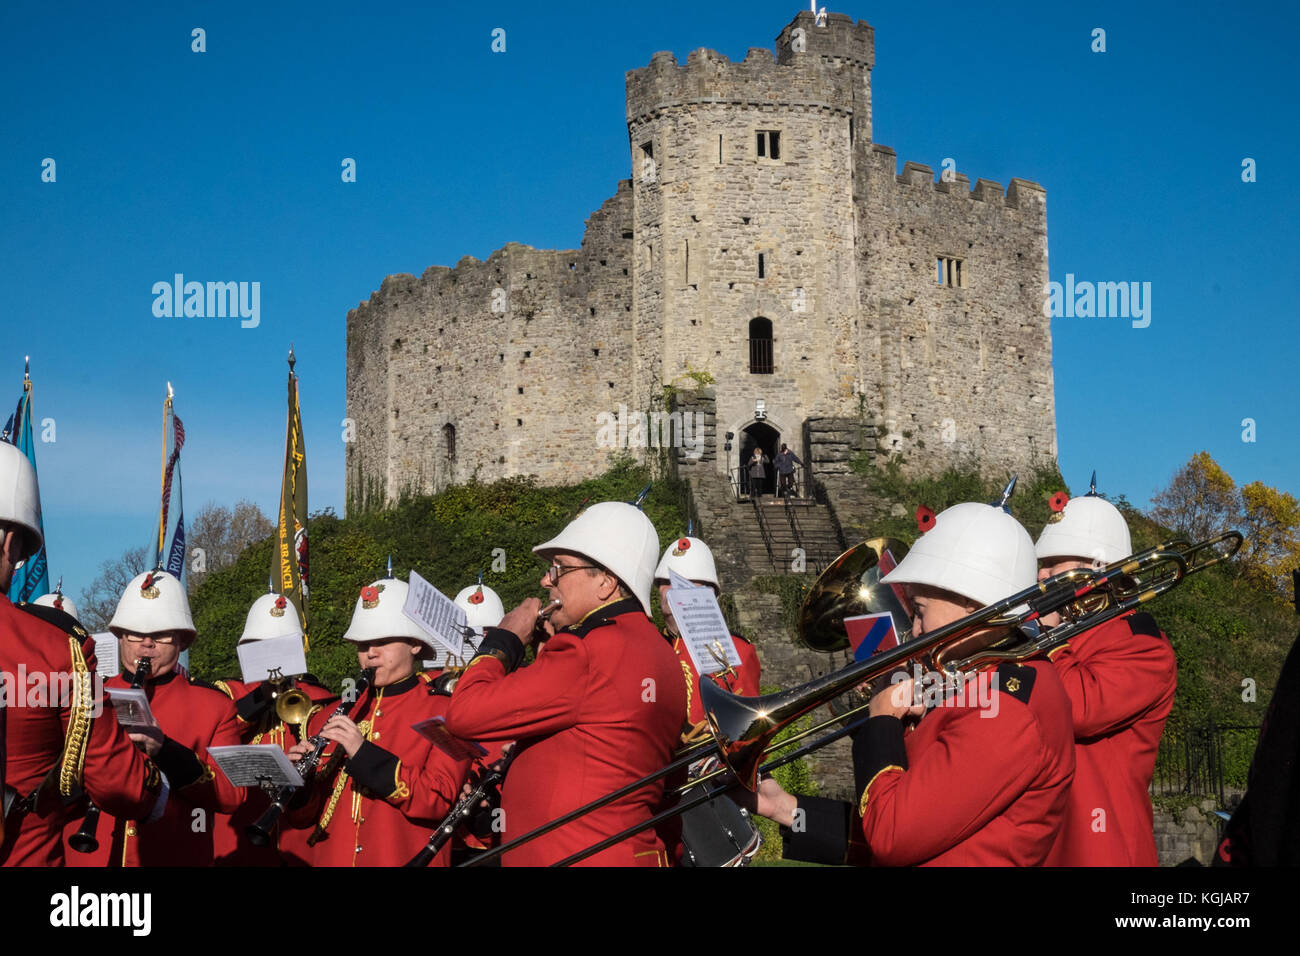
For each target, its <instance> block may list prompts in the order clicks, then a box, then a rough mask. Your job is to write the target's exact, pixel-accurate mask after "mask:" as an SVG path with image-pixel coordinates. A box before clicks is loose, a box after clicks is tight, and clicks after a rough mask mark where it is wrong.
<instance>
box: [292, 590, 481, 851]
mask: <svg viewBox="0 0 1300 956" xmlns="http://www.w3.org/2000/svg"><path fill="white" fill-rule="evenodd" d="M408 590H409V589H408V586H407V584H406V582H405V581H398V580H396V579H394V578H386V579H384V580H382V581H376V582H375V583H374V584H371V585H368V586H367V587H364V588H362V589H361V596H360V597H359V598H358V599H357V604H356V608H355V610H353V612H352V623H351V625H350V626H349V627H348V629H347V632H346V633H345V634H344V635H343V639H344V640H345V641H351V642H352V643H354V644H356V645H357V661H358V663H359V664H360V665H361V667H362V668H363V669H364V668H374V672H375V673H374V678H373V679H372V680H371V682H370V684H369V685H368V687H367V688H366V690H365V691H364V692H363V695H362V697H361V698H360V699H359V700H358V701H357V702H356V706H355V707H354V708H353V709H352V710H351V713H352V714H353V716H352V717H349V716H347V715H345V714H334V713H333V712H332V711H322V712H321V713H318V714H317V715H316V716H315V718H314V719H313V720H312V721H311V727H310V729H311V732H312V734H313V735H315V734H320V735H321V736H323V737H325V738H326V739H328V740H331V741H333V742H334V744H335V746H337V747H341V748H342V750H343V751H344V753H346V755H347V756H346V760H339V761H338V762H337V764H336V766H337V768H338V769H337V770H335V771H334V772H329V773H326V772H322V773H318V774H317V776H316V779H315V780H314V782H313V785H312V792H311V793H310V794H309V795H308V799H307V802H306V805H305V808H303V809H300V810H296V811H295V812H294V813H293V814H291V825H295V826H309V827H311V828H312V835H311V840H312V842H313V844H314V846H313V854H314V855H313V857H312V865H313V866H402V865H403V864H405V863H406V862H407V861H408V860H410V859H411V857H413V856H415V854H416V853H418V852H419V851H420V849H421V848H422V847H423V846H424V845H425V843H426V842H427V841H428V839H429V833H430V832H431V831H432V830H433V828H434V827H436V826H437V825H438V823H439V822H440V821H441V820H442V818H443V817H444V816H446V814H447V812H448V811H449V810H450V809H451V807H452V804H454V803H455V802H456V801H457V800H458V799H459V797H460V789H461V785H462V784H463V783H464V782H465V778H466V775H467V773H468V770H469V760H468V759H460V758H456V757H452V756H450V755H449V754H448V753H447V752H445V751H444V750H442V749H439V748H438V747H436V746H435V745H434V744H433V743H432V742H431V741H430V740H429V738H428V737H426V736H424V735H423V734H421V733H420V732H419V731H417V730H415V729H414V727H413V725H414V724H417V723H420V722H421V721H425V720H430V719H433V718H440V717H442V716H443V714H444V713H445V710H446V702H447V698H446V697H441V696H436V695H434V694H432V693H431V684H432V678H430V677H429V676H428V675H427V674H423V673H418V672H417V667H418V664H419V662H420V660H421V658H422V656H424V655H428V654H430V653H432V652H433V650H434V641H433V639H432V638H430V637H429V635H428V634H426V633H425V632H424V631H423V630H421V629H420V627H419V626H418V625H416V624H415V622H413V621H412V620H411V619H410V618H408V617H407V616H406V615H404V614H403V613H402V605H403V604H405V603H406V595H407V593H408ZM311 749H312V747H311V745H310V744H309V743H307V742H304V743H300V744H298V745H297V746H295V747H294V748H292V750H291V751H290V755H291V756H292V757H295V758H301V756H302V755H303V754H305V753H307V752H308V751H309V750H311ZM332 754H333V748H331V749H330V750H327V751H326V752H325V755H324V760H323V761H322V763H321V768H322V771H324V770H325V769H326V768H327V767H328V763H327V761H329V760H330V759H331V756H332ZM449 856H450V848H449V847H444V848H443V851H442V852H441V853H439V854H438V857H437V858H435V859H434V861H433V864H432V865H433V866H446V865H447V863H448V859H449Z"/></svg>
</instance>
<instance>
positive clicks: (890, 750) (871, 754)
mask: <svg viewBox="0 0 1300 956" xmlns="http://www.w3.org/2000/svg"><path fill="white" fill-rule="evenodd" d="M886 767H902V768H903V769H904V770H906V769H907V747H906V746H905V745H904V744H903V722H902V721H901V720H900V719H899V718H897V717H888V716H883V715H882V716H880V717H872V718H871V719H870V720H868V721H867V724H866V726H865V727H863V728H862V730H861V731H859V732H858V733H856V734H854V735H853V782H854V783H855V784H856V785H857V792H858V793H859V794H860V793H862V791H863V790H865V789H867V784H869V783H871V781H872V778H874V777H875V776H876V774H878V773H880V771H882V770H884V769H885V768H886Z"/></svg>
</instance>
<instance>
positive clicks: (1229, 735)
mask: <svg viewBox="0 0 1300 956" xmlns="http://www.w3.org/2000/svg"><path fill="white" fill-rule="evenodd" d="M1258 739H1259V725H1258V724H1219V723H1216V722H1215V720H1214V718H1212V717H1211V718H1210V719H1208V720H1207V721H1205V723H1203V724H1197V725H1189V726H1182V727H1176V726H1173V725H1170V726H1166V727H1165V733H1164V737H1163V738H1162V739H1161V741H1160V752H1159V753H1158V754H1157V755H1156V766H1155V773H1154V775H1153V777H1152V780H1151V792H1152V793H1153V794H1155V795H1156V796H1164V797H1172V796H1191V797H1213V798H1214V799H1216V800H1218V802H1219V806H1221V807H1223V806H1227V802H1228V801H1227V797H1228V794H1229V793H1230V792H1232V791H1241V790H1244V789H1245V788H1246V773H1247V771H1248V770H1249V768H1250V760H1251V757H1252V756H1253V755H1254V753H1255V744H1256V742H1257V741H1258Z"/></svg>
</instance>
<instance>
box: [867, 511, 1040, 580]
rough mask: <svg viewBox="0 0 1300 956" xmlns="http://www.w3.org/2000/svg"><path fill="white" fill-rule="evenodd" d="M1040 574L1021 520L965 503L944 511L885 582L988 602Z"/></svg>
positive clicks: (1030, 542)
mask: <svg viewBox="0 0 1300 956" xmlns="http://www.w3.org/2000/svg"><path fill="white" fill-rule="evenodd" d="M1037 579H1038V562H1037V560H1035V557H1034V539H1033V538H1031V537H1030V536H1029V532H1028V531H1026V530H1025V529H1024V527H1023V526H1021V524H1020V522H1019V521H1017V520H1016V519H1015V518H1013V517H1011V515H1009V514H1008V513H1007V512H1005V511H1003V510H1002V509H1001V508H999V507H997V506H995V505H985V504H980V503H978V502H966V503H964V504H959V505H953V506H952V507H951V508H948V509H946V510H944V511H942V512H940V513H939V514H938V515H937V516H936V517H935V518H934V526H933V527H932V528H931V529H930V530H929V531H927V532H925V534H923V535H921V537H920V538H918V539H917V541H916V544H914V545H912V549H911V550H910V551H908V552H907V556H906V557H905V558H903V560H902V561H900V562H899V563H898V567H896V568H895V569H894V570H893V571H891V572H889V573H888V574H887V575H885V576H884V577H883V578H881V581H882V582H884V583H886V584H928V585H930V586H931V587H936V588H942V589H943V590H945V591H952V592H953V593H954V594H960V595H961V596H962V597H964V598H969V599H970V600H972V601H975V602H977V603H978V604H980V605H981V606H987V605H989V604H993V603H994V602H996V601H1000V600H1002V599H1003V598H1007V597H1010V596H1011V595H1013V594H1015V593H1017V592H1019V591H1023V590H1024V589H1025V588H1028V587H1033V585H1034V582H1035V581H1036V580H1037Z"/></svg>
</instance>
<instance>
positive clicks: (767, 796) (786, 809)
mask: <svg viewBox="0 0 1300 956" xmlns="http://www.w3.org/2000/svg"><path fill="white" fill-rule="evenodd" d="M754 797H755V801H754V809H753V812H754V813H757V814H758V815H759V816H760V817H767V818H768V819H769V820H772V821H774V822H776V823H779V824H781V826H783V827H789V826H794V815H795V810H796V809H798V806H799V800H798V798H797V797H795V795H794V794H792V793H786V790H785V788H784V787H782V786H781V785H780V784H779V783H777V782H776V780H774V779H773V778H771V777H768V778H766V779H764V780H760V781H759V784H758V790H757V792H755V794H754ZM746 809H748V808H746Z"/></svg>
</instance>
